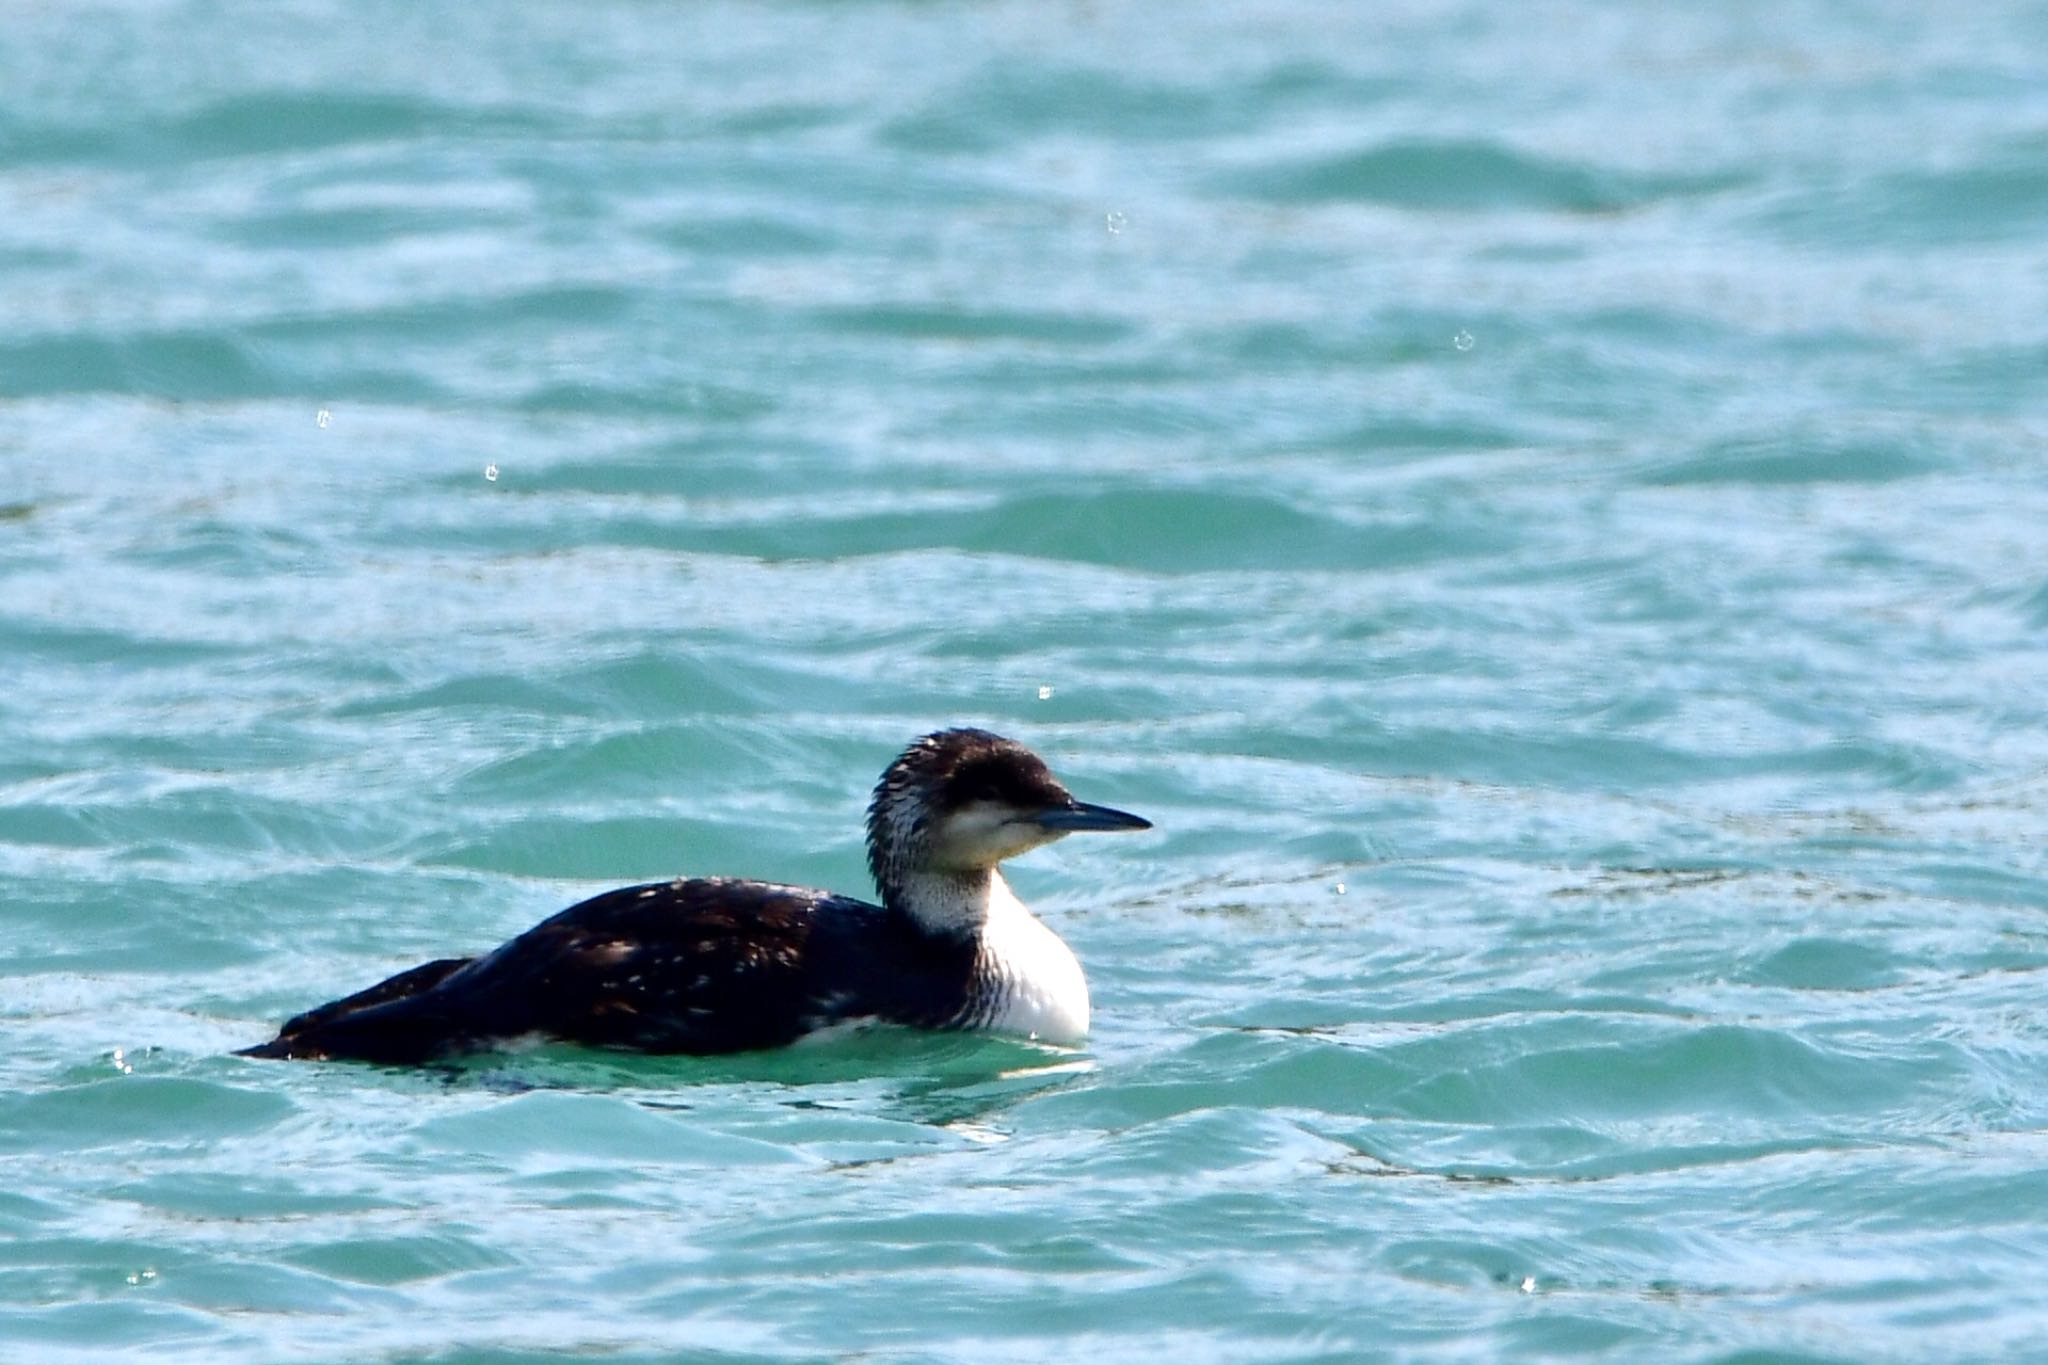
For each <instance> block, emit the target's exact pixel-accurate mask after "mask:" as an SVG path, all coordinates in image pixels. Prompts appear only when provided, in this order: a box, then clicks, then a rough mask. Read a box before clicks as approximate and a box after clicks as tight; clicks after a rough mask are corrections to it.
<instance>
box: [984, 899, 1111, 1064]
mask: <svg viewBox="0 0 2048 1365" xmlns="http://www.w3.org/2000/svg"><path fill="white" fill-rule="evenodd" d="M991 882H992V885H991V886H990V887H989V898H988V920H987V922H986V924H985V925H984V926H983V928H982V940H981V941H982V951H983V952H984V953H985V954H986V955H987V958H986V960H987V962H988V964H989V967H990V974H991V976H992V978H993V979H992V981H991V982H990V984H991V986H992V987H993V988H994V991H995V995H996V1002H995V1011H994V1013H993V1014H991V1015H990V1016H989V1017H988V1020H987V1022H986V1023H983V1024H981V1025H980V1027H982V1028H985V1029H987V1030H989V1031H990V1032H992V1033H1009V1034H1014V1035H1016V1036H1018V1037H1022V1038H1032V1039H1036V1040H1037V1041H1039V1042H1043V1043H1063V1044H1073V1043H1078V1042H1080V1041H1081V1040H1082V1039H1084V1038H1086V1037H1087V1036H1088V979H1087V978H1086V977H1085V976H1083V975H1082V974H1081V963H1080V961H1079V960H1078V959H1077V958H1075V956H1074V952H1073V950H1072V949H1071V948H1069V947H1067V945H1066V943H1065V942H1064V941H1063V940H1062V939H1061V938H1060V936H1059V935H1058V934H1055V933H1054V932H1053V931H1052V930H1050V929H1048V928H1046V927H1045V925H1044V923H1043V922H1042V921H1040V920H1039V918H1038V916H1036V915H1034V914H1032V913H1031V911H1030V910H1028V909H1026V908H1025V906H1024V903H1023V902H1022V901H1020V900H1018V899H1017V896H1016V893H1015V892H1013V891H1011V890H1010V885H1009V883H1008V882H1006V881H1004V880H1003V879H1002V877H1001V876H1000V875H997V876H994V877H992V878H991Z"/></svg>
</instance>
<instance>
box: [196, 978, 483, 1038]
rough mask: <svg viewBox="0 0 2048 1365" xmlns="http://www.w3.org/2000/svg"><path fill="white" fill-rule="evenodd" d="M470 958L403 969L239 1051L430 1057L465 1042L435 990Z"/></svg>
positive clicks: (329, 1003) (304, 1016) (294, 1019)
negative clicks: (267, 1039)
mask: <svg viewBox="0 0 2048 1365" xmlns="http://www.w3.org/2000/svg"><path fill="white" fill-rule="evenodd" d="M470 961H471V959H469V958H466V957H451V958H442V959H440V960H439V961H436V962H428V963H425V964H423V965H421V966H418V967H414V968H413V969H411V970H410V971H405V972H400V973H399V974H398V975H397V976H394V977H391V978H389V979H388V980H385V981H380V982H378V983H377V984H376V985H374V986H372V987H370V988H369V989H368V990H364V991H357V992H356V993H355V994H354V995H351V996H346V997H344V998H342V999H340V1000H332V1001H329V1002H328V1003H327V1004H325V1005H322V1006H320V1007H319V1008H318V1009H312V1010H308V1011H306V1012H305V1013H304V1014H301V1015H298V1016H297V1017H295V1018H293V1019H290V1020H287V1021H286V1022H285V1026H284V1027H283V1028H282V1029H279V1030H278V1034H277V1037H275V1038H273V1039H271V1040H270V1041H269V1042H267V1043H259V1044H257V1045H256V1046H255V1047H248V1048H243V1049H242V1050H240V1051H239V1052H237V1053H236V1054H235V1055H236V1056H237V1057H260V1058H269V1059H274V1060H279V1061H330V1060H337V1059H349V1060H354V1061H364V1062H388V1063H398V1064H411V1063H418V1062H424V1061H429V1060H431V1059H433V1058H434V1057H437V1056H441V1055H443V1054H445V1053H448V1052H451V1051H454V1050H455V1049H457V1048H459V1047H460V1046H461V1045H462V1043H463V1041H464V1036H463V1031H462V1030H460V1029H459V1028H458V1027H457V1026H456V1024H455V1022H454V1020H453V1019H452V1018H450V1017H449V1015H448V1014H447V1012H446V1011H444V1010H443V1009H442V1008H441V1007H440V1005H441V1002H440V1001H439V1000H438V999H436V998H435V995H434V990H435V988H436V987H437V986H439V985H440V984H441V983H442V982H443V981H446V980H447V979H448V978H449V977H450V976H452V975H454V974H455V973H456V972H457V971H459V970H460V969H461V968H463V967H466V966H468V965H469V963H470Z"/></svg>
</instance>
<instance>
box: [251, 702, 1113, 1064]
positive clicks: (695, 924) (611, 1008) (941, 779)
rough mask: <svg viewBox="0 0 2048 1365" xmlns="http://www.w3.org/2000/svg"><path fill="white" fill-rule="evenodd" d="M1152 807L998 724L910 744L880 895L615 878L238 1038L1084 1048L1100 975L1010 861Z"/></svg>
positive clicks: (340, 1048)
mask: <svg viewBox="0 0 2048 1365" xmlns="http://www.w3.org/2000/svg"><path fill="white" fill-rule="evenodd" d="M1151 827H1152V826H1151V822H1150V821H1148V820H1144V819H1142V818H1140V817H1138V816H1135V815H1130V814H1127V813H1125V812H1123V811H1120V810H1112V809H1110V808H1109V807H1108V806H1096V805H1090V804H1088V803H1087V802H1083V801H1076V800H1075V799H1074V797H1073V795H1072V794H1071V793H1070V792H1068V790H1067V789H1066V787H1064V786H1062V785H1061V784H1060V781H1059V779H1057V778H1055V777H1054V776H1053V775H1052V771H1051V770H1050V769H1049V768H1047V767H1046V765H1045V762H1044V761H1043V760H1042V759H1040V758H1039V757H1038V755H1036V754H1034V753H1032V752H1031V751H1030V750H1029V749H1027V748H1025V747H1024V746H1023V745H1021V744H1018V743H1016V742H1015V741H1013V740H1008V739H1004V738H1003V737H1001V736H1000V735H993V734H990V733H989V732H988V731H986V730H973V729H955V730H940V731H937V732H935V733H932V734H929V735H925V736H924V737H923V738H921V739H918V740H916V741H914V742H913V743H912V744H911V745H910V747H909V748H907V749H905V750H904V751H903V753H902V755H901V756H900V757H898V758H897V759H896V761H895V762H894V763H891V764H890V765H889V767H888V769H887V770H886V771H885V772H884V773H883V774H882V780H881V781H880V782H879V783H878V784H877V785H876V787H875V793H874V799H873V801H872V802H871V803H870V805H869V807H868V820H867V844H868V867H869V870H870V871H871V872H872V873H873V874H874V879H875V885H876V887H877V888H879V890H880V892H881V904H879V905H875V904H871V903H869V902H867V901H862V900H856V899H854V898H853V897H851V896H839V895H834V894H832V893H830V892H825V891H814V890H808V889H806V888H803V887H796V886H784V885H780V884H778V883H772V882H758V881H741V880H736V879H733V878H725V877H712V878H682V879H678V880H675V881H668V882H653V883H648V884H644V885H640V886H628V887H622V888H620V889H619V890H616V891H607V892H605V893H604V894H602V895H598V896H593V897H592V898H590V899H589V900H586V901H583V902H581V903H579V904H576V905H572V906H570V907H569V908H568V909H567V910H564V911H562V912H561V913H560V914H557V915H554V916H552V917H551V918H549V919H545V920H542V921H541V922H540V923H539V924H537V925H535V926H534V927H533V928H531V929H528V930H527V931H526V932H525V933H523V934H520V935H519V936H518V937H517V938H514V939H511V940H510V941H508V942H506V943H505V944H503V945H501V946H500V947H498V948H496V949H495V950H493V951H491V952H488V953H485V954H483V955H482V956H479V957H452V958H442V959H440V960H438V961H435V962H428V963H424V964H422V965H421V966H418V967H414V968H412V969H411V970H410V971H404V972H400V973H399V974H398V975H396V976H394V977H391V978H390V979H389V980H386V981H383V982H380V983H378V984H377V985H375V986H371V987H370V988H369V989H367V990H364V991H359V992H357V993H356V994H354V995H350V996H345V997H343V998H342V999H340V1000H335V1001H331V1002H329V1003H328V1004H325V1005H322V1006H320V1007H319V1008H317V1009H313V1010H308V1011H307V1012H306V1013H304V1014H301V1015H299V1016H297V1017H296V1018H294V1019H291V1020H290V1021H288V1022H287V1023H286V1024H285V1026H284V1027H283V1028H282V1029H281V1030H279V1032H278V1035H277V1037H276V1038H274V1039H273V1040H271V1041H270V1042H268V1043H263V1044H260V1045H258V1046H256V1047H252V1048H246V1049H244V1050H243V1051H242V1052H241V1053H240V1054H239V1055H241V1056H245V1057H270V1058H286V1059H299V1060H310V1061H324V1060H334V1059H346V1060H355V1061H367V1062H382V1063H388V1064H399V1065H407V1064H419V1063H424V1062H431V1061H436V1060H439V1059H442V1058H446V1057H450V1056H453V1055H456V1054H459V1053H464V1052H472V1051H477V1050H481V1049H488V1048H490V1047H492V1046H493V1045H502V1044H504V1043H507V1042H509V1041H511V1040H514V1039H523V1038H529V1037H533V1036H535V1035H539V1036H540V1037H543V1038H548V1039H554V1040H559V1041H564V1042H572V1043H585V1044H593V1045H598V1046H605V1047H614V1048H627V1049H633V1050H637V1051H642V1052H681V1053H721V1052H740V1051H746V1050H749V1049H754V1048H767V1047H779V1046H782V1045H783V1044H786V1043H791V1042H794V1041H795V1040H796V1039H798V1038H800V1037H802V1036H803V1035H805V1034H807V1033H812V1032H815V1031H817V1030H819V1029H823V1028H828V1027H831V1026H833V1025H835V1024H841V1023H849V1022H853V1021H866V1020H881V1021H887V1022H892V1023H897V1024H905V1025H909V1026H912V1027H915V1028H926V1029H960V1030H980V1031H986V1032H992V1033H1002V1034H1011V1035H1017V1036H1021V1037H1025V1038H1031V1039H1036V1040H1039V1041H1042V1042H1049V1043H1059V1044H1073V1043H1078V1042H1080V1041H1081V1039H1082V1038H1084V1037H1085V1036H1086V1035H1087V1032H1088V983H1087V980H1086V979H1085V978H1084V977H1083V976H1082V974H1081V964H1080V963H1079V962H1078V961H1077V960H1076V959H1075V957H1074V954H1073V952H1072V950H1070V949H1069V948H1068V947H1067V945H1066V944H1065V943H1064V942H1063V941H1062V940H1061V939H1060V937H1059V935H1057V934H1055V933H1054V932H1053V931H1052V930H1051V929H1049V928H1047V927H1046V926H1045V924H1044V923H1043V922H1041V921H1040V920H1039V919H1038V917H1037V916H1035V915H1033V914H1032V913H1031V911H1030V910H1028V909H1026V908H1025V906H1024V904H1023V902H1022V901H1020V900H1018V899H1017V897H1016V895H1015V894H1014V893H1012V892H1011V890H1010V886H1009V883H1007V882H1006V881H1004V880H1003V876H1002V873H1001V872H1000V871H998V870H997V864H999V863H1001V862H1002V861H1003V860H1005V859H1007V858H1014V857H1016V856H1017V855H1018V854H1020V853H1024V852H1027V851H1029V850H1031V849H1034V848H1037V847H1039V846H1040V845H1042V844H1049V843H1051V842H1053V841H1054V840H1056V839H1062V838H1065V837H1066V836H1067V835H1069V834H1073V833H1078V832H1080V831H1083V830H1138V829H1150V828H1151Z"/></svg>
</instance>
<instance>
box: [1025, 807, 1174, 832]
mask: <svg viewBox="0 0 2048 1365" xmlns="http://www.w3.org/2000/svg"><path fill="white" fill-rule="evenodd" d="M1031 819H1032V822H1033V823H1034V824H1036V825H1037V826H1038V827H1039V828H1040V829H1048V830H1052V831H1053V832H1054V833H1056V834H1073V833H1075V832H1077V831H1080V830H1090V829H1096V830H1116V829H1150V828H1152V822H1151V821H1150V820H1147V819H1145V818H1144V817H1143V816H1138V815H1131V814H1129V813H1128V812H1125V811H1120V810H1111V809H1110V808H1109V807H1108V806H1091V805H1089V804H1088V803H1087V802H1086V801H1076V802H1074V803H1073V804H1072V805H1070V806H1054V807H1052V808H1051V809H1049V810H1042V811H1040V812H1038V814H1036V815H1034V816H1032V817H1031Z"/></svg>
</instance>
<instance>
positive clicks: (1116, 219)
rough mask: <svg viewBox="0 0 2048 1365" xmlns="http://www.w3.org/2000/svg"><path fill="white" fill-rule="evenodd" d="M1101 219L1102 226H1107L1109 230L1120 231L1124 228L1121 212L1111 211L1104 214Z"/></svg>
mask: <svg viewBox="0 0 2048 1365" xmlns="http://www.w3.org/2000/svg"><path fill="white" fill-rule="evenodd" d="M1102 221H1103V224H1104V226H1106V227H1108V229H1109V230H1110V231H1111V232H1122V231H1123V230H1124V216H1123V215H1122V214H1121V213H1116V212H1111V213H1107V214H1104V215H1103V219H1102Z"/></svg>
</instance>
